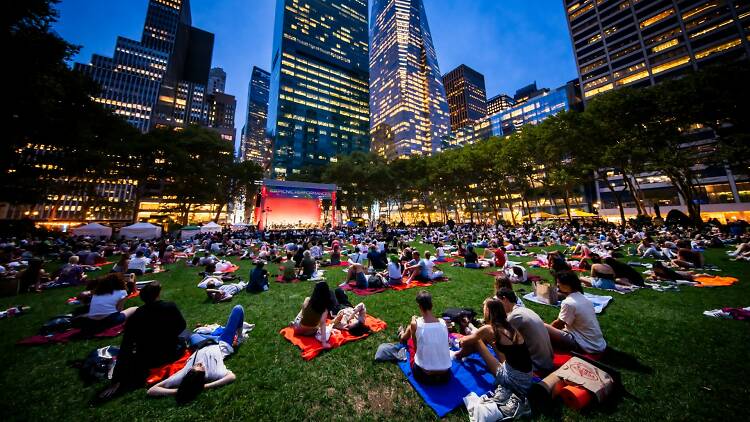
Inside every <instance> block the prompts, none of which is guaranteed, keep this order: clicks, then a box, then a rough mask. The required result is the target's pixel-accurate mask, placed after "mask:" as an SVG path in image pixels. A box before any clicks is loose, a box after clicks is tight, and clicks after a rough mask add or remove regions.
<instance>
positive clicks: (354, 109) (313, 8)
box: [267, 0, 370, 179]
mask: <svg viewBox="0 0 750 422" xmlns="http://www.w3.org/2000/svg"><path fill="white" fill-rule="evenodd" d="M367 16H368V9H367V1H366V0H277V4H276V22H275V29H274V45H273V56H272V57H273V58H272V63H271V91H270V96H269V107H268V126H267V127H268V133H269V136H270V137H271V139H272V141H273V160H272V165H271V174H272V176H273V177H275V178H279V179H285V178H288V177H289V176H293V175H294V174H298V173H300V171H301V170H302V169H303V168H306V167H317V166H322V165H324V164H325V163H328V162H330V161H333V160H335V156H336V155H338V154H350V153H352V152H354V151H367V150H368V149H369V147H370V138H369V133H368V130H369V114H370V113H369V107H368V100H369V83H368V81H369V69H368V61H367V60H368V51H369V46H368V42H367V41H368V32H367Z"/></svg>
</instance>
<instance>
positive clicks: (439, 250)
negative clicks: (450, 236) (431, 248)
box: [435, 246, 445, 258]
mask: <svg viewBox="0 0 750 422" xmlns="http://www.w3.org/2000/svg"><path fill="white" fill-rule="evenodd" d="M435 253H436V254H437V257H438V258H443V257H445V249H443V247H442V246H439V247H438V248H437V249H435Z"/></svg>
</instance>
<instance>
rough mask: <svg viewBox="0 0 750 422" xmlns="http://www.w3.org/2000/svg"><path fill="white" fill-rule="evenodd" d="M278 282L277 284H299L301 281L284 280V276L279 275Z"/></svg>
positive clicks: (296, 279) (297, 279)
mask: <svg viewBox="0 0 750 422" xmlns="http://www.w3.org/2000/svg"><path fill="white" fill-rule="evenodd" d="M276 282H277V283H284V284H289V283H299V282H300V279H299V278H295V279H292V280H284V276H283V275H279V276H278V277H276Z"/></svg>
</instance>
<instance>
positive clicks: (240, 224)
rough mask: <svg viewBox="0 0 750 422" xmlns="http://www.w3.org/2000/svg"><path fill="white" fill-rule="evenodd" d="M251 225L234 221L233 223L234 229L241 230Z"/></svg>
mask: <svg viewBox="0 0 750 422" xmlns="http://www.w3.org/2000/svg"><path fill="white" fill-rule="evenodd" d="M248 227H250V225H249V224H247V223H234V224H232V231H236V232H237V231H240V230H245V229H246V228H248Z"/></svg>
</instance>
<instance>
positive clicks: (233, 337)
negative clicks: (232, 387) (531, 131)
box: [147, 305, 245, 404]
mask: <svg viewBox="0 0 750 422" xmlns="http://www.w3.org/2000/svg"><path fill="white" fill-rule="evenodd" d="M244 322H245V310H244V308H243V307H242V306H241V305H237V306H235V307H234V308H233V309H232V312H231V313H230V314H229V319H228V320H227V324H226V325H225V326H224V331H223V332H222V333H221V335H220V336H218V337H212V336H206V335H202V334H193V336H192V337H191V338H190V344H191V345H192V346H196V345H201V344H202V345H204V346H203V347H201V348H200V349H198V350H197V351H196V352H195V353H194V354H193V356H191V357H190V359H189V360H188V362H187V364H186V365H185V367H184V368H182V369H181V370H180V371H179V372H177V373H175V374H174V375H172V376H171V377H169V378H167V379H165V380H164V381H161V382H160V383H158V384H156V385H154V386H153V387H151V388H149V389H148V393H147V394H148V395H149V396H152V397H161V396H175V399H176V400H177V403H179V404H185V403H189V402H191V401H193V400H194V399H195V398H196V397H198V395H199V394H200V393H201V391H203V390H204V389H207V388H218V387H221V386H223V385H226V384H229V383H231V382H233V381H234V380H235V379H236V376H235V375H234V372H232V371H230V370H229V369H227V367H226V366H225V365H224V358H226V357H227V356H229V355H231V354H232V353H234V351H235V348H236V347H237V346H238V345H239V343H240V342H241V341H242V329H243V326H244ZM207 340H208V345H206V343H207ZM211 343H213V344H211Z"/></svg>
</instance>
